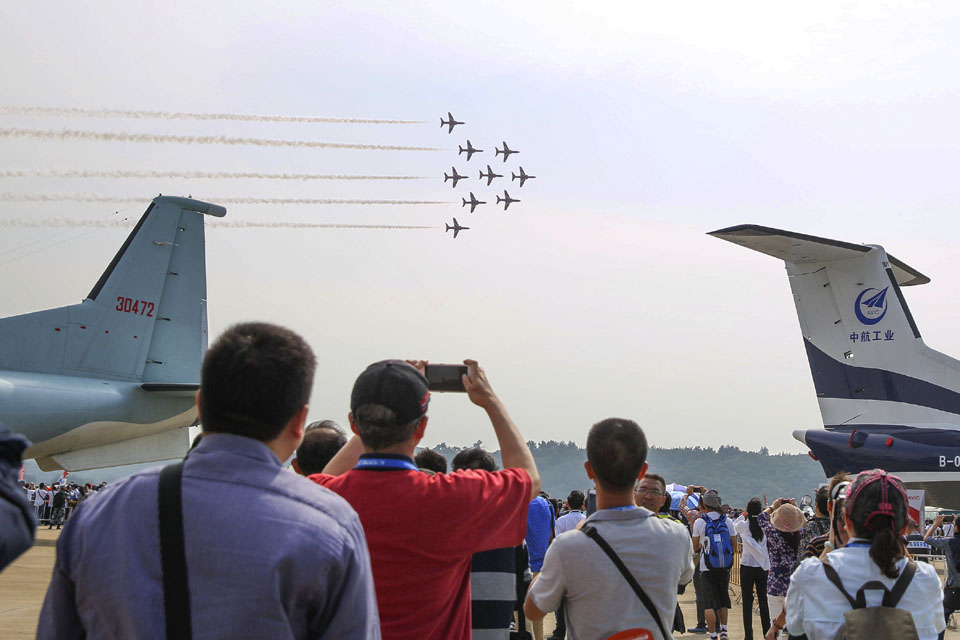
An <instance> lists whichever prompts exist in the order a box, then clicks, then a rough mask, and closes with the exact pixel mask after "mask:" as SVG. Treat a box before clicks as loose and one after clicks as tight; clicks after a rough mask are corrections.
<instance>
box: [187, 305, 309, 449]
mask: <svg viewBox="0 0 960 640" xmlns="http://www.w3.org/2000/svg"><path fill="white" fill-rule="evenodd" d="M315 368H316V358H315V357H314V355H313V351H312V350H311V349H310V346H309V345H307V343H306V341H305V340H304V339H303V338H301V337H300V336H299V335H297V334H296V333H294V332H293V331H291V330H289V329H285V328H284V327H280V326H277V325H274V324H268V323H265V322H246V323H242V324H236V325H233V326H232V327H230V328H229V329H227V330H226V331H225V332H224V333H223V335H221V336H220V337H219V338H218V339H217V341H216V342H214V343H213V345H212V346H211V347H210V348H209V349H208V350H207V353H206V356H205V357H204V359H203V368H202V371H201V374H200V415H201V422H202V423H203V430H204V431H205V432H216V433H232V434H234V435H239V436H246V437H248V438H253V439H255V440H260V441H262V442H268V441H270V440H273V439H274V438H276V437H277V436H278V435H280V433H281V432H282V431H283V429H284V427H285V426H286V425H287V423H288V422H290V420H291V419H292V418H293V416H295V415H296V413H297V411H299V410H300V409H301V408H302V407H303V406H304V405H306V404H307V402H308V400H309V399H310V389H311V387H312V386H313V373H314V370H315Z"/></svg>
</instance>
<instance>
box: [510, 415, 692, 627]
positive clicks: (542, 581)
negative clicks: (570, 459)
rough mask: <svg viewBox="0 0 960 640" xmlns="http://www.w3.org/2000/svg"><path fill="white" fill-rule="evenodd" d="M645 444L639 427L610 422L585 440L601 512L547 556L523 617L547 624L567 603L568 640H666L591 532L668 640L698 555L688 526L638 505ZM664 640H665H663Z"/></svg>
mask: <svg viewBox="0 0 960 640" xmlns="http://www.w3.org/2000/svg"><path fill="white" fill-rule="evenodd" d="M646 458H647V440H646V437H645V436H644V435H643V431H642V430H641V429H640V427H639V426H638V425H637V423H635V422H633V421H631V420H625V419H620V418H608V419H607V420H603V421H602V422H598V423H597V424H595V425H593V427H592V428H591V429H590V434H589V436H588V437H587V462H585V463H584V468H585V469H586V471H587V476H588V477H589V478H590V479H591V480H593V481H594V483H595V484H596V488H597V512H596V513H594V514H593V515H592V516H590V517H589V518H587V520H586V521H585V522H584V527H583V528H581V529H578V530H575V531H568V532H566V533H564V534H562V535H560V536H558V537H557V539H556V540H554V542H553V544H552V545H550V548H549V549H548V550H547V556H546V558H545V559H544V562H543V569H542V571H541V573H540V575H539V577H538V578H537V580H535V581H534V582H533V584H532V585H531V586H530V590H529V591H528V592H527V599H526V602H525V603H524V607H523V610H524V613H525V614H526V615H527V617H528V618H530V619H541V618H543V617H544V616H545V615H546V612H548V611H555V610H556V609H557V607H558V606H559V605H560V603H561V601H562V602H563V603H564V609H565V616H566V621H567V630H568V633H569V637H570V640H577V639H578V638H607V637H609V636H612V635H614V634H615V633H619V632H624V631H628V630H632V631H634V632H635V633H634V635H631V637H637V638H640V637H645V636H643V634H642V633H641V631H642V630H646V631H648V632H649V637H650V638H661V633H660V632H659V631H658V625H657V622H656V621H654V618H653V616H652V615H651V613H650V611H649V610H648V609H647V607H646V606H645V605H644V604H643V603H642V602H641V600H640V599H639V597H638V596H637V594H636V592H635V591H634V590H633V588H632V587H631V586H630V584H629V583H628V582H627V580H626V578H625V577H624V576H623V574H622V573H621V572H620V570H619V569H617V566H616V565H615V564H614V562H613V560H612V559H611V558H610V557H609V556H608V555H607V554H606V553H605V552H604V550H603V549H602V548H601V547H600V545H599V544H598V543H597V541H596V540H595V539H591V537H589V536H588V535H587V534H586V533H585V532H584V530H585V529H586V528H589V527H593V528H594V529H595V530H596V532H597V533H599V534H600V536H601V537H602V538H603V539H604V540H606V542H607V543H608V544H609V546H610V547H611V548H612V550H613V551H614V553H615V554H616V555H617V556H619V558H620V560H621V561H622V562H623V564H624V565H626V567H627V569H628V570H629V572H630V574H631V575H632V576H633V578H634V579H635V580H636V581H637V583H639V585H640V587H641V588H642V589H643V591H644V592H645V593H646V595H647V596H648V598H649V599H650V601H651V602H652V604H653V607H654V609H655V610H656V612H657V617H658V618H659V620H660V622H661V624H662V625H663V627H664V628H665V629H666V630H667V633H669V630H670V628H671V626H672V621H673V616H674V612H675V611H676V607H677V587H678V586H680V585H685V584H687V583H688V582H690V580H691V579H692V578H693V561H692V560H691V558H692V556H693V548H692V546H691V542H690V536H689V535H688V534H687V531H686V529H685V528H684V527H683V525H680V524H678V523H675V522H671V521H669V520H663V519H660V518H658V517H657V515H656V514H655V513H653V512H651V511H649V510H647V509H644V508H642V507H637V506H636V504H634V497H633V487H634V484H635V483H636V482H637V481H638V480H639V479H641V478H643V476H644V474H645V473H646V472H647V463H646ZM661 640H664V639H662V638H661Z"/></svg>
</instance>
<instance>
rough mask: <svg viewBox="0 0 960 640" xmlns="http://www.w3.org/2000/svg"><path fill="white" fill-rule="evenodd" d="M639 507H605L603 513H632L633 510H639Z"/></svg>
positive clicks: (629, 505)
mask: <svg viewBox="0 0 960 640" xmlns="http://www.w3.org/2000/svg"><path fill="white" fill-rule="evenodd" d="M639 508H640V507H638V506H636V505H632V504H625V505H623V506H622V507H607V508H606V509H604V511H633V510H634V509H639Z"/></svg>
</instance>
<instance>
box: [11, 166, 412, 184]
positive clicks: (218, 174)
mask: <svg viewBox="0 0 960 640" xmlns="http://www.w3.org/2000/svg"><path fill="white" fill-rule="evenodd" d="M0 178H183V179H190V180H247V179H250V180H303V181H308V180H427V179H428V178H427V177H426V176H365V175H350V174H340V173H330V174H328V173H259V172H252V171H123V170H119V169H118V170H88V169H70V170H60V169H29V170H12V169H9V170H0Z"/></svg>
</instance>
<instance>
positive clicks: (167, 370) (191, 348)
mask: <svg viewBox="0 0 960 640" xmlns="http://www.w3.org/2000/svg"><path fill="white" fill-rule="evenodd" d="M204 214H207V215H214V216H223V215H225V214H226V209H224V208H223V207H221V206H218V205H215V204H209V203H206V202H200V201H197V200H191V199H188V198H176V197H169V196H160V197H157V198H154V200H153V202H152V203H151V204H150V206H149V207H148V208H147V210H146V212H145V213H144V214H143V216H142V217H141V218H140V221H139V222H137V224H136V226H135V227H134V228H133V230H132V231H131V232H130V235H129V236H128V237H127V239H126V241H125V242H124V243H123V245H122V246H121V247H120V250H119V251H118V252H117V254H116V256H114V258H113V260H112V261H111V262H110V264H109V266H108V267H107V269H106V271H104V273H103V275H102V276H101V277H100V279H99V280H98V281H97V283H96V284H95V285H94V286H93V289H92V290H91V291H90V293H89V294H88V295H87V297H86V299H84V300H83V302H81V303H80V304H75V305H70V306H67V307H60V308H57V309H49V310H46V311H38V312H35V313H28V314H24V315H20V316H13V317H9V318H3V319H0V332H3V333H4V337H5V339H4V340H3V342H2V343H0V368H4V369H9V370H14V371H28V372H37V373H53V374H70V375H78V376H89V377H98V378H107V379H116V380H130V381H133V380H139V381H143V382H158V383H193V382H199V378H200V363H201V360H202V358H203V353H204V351H205V350H206V345H207V310H206V297H207V292H206V289H207V280H206V264H205V251H204V228H203V215H204Z"/></svg>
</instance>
